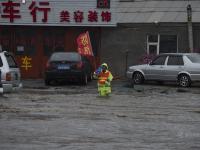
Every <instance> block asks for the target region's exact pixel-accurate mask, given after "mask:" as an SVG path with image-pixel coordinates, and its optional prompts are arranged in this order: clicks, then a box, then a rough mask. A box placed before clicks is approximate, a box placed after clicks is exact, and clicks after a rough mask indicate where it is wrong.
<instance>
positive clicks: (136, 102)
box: [0, 81, 200, 150]
mask: <svg viewBox="0 0 200 150" xmlns="http://www.w3.org/2000/svg"><path fill="white" fill-rule="evenodd" d="M32 82H33V81H32ZM112 89H113V93H112V94H111V95H110V96H109V97H105V98H101V97H99V96H98V94H97V88H96V83H95V81H93V82H92V83H90V84H89V85H87V86H79V85H74V84H71V85H61V86H51V87H46V86H44V85H43V83H38V84H31V83H28V82H27V83H26V84H25V86H24V88H23V89H22V90H21V91H19V92H14V93H9V94H4V95H1V96H0V150H68V149H69V150H199V149H200V98H199V97H200V87H191V88H186V89H182V88H178V87H176V86H174V85H161V86H160V85H156V84H153V85H152V84H145V85H136V86H135V87H134V88H133V87H131V86H129V84H128V82H124V81H123V82H122V81H114V82H113V87H112Z"/></svg>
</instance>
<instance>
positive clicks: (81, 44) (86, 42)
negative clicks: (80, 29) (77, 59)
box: [77, 31, 94, 56]
mask: <svg viewBox="0 0 200 150" xmlns="http://www.w3.org/2000/svg"><path fill="white" fill-rule="evenodd" d="M77 44H78V49H77V50H78V52H79V53H80V54H81V55H85V56H94V55H93V51H92V46H91V42H90V36H89V33H88V31H87V32H86V33H82V34H80V35H79V36H78V38H77Z"/></svg>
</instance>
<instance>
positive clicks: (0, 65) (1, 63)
mask: <svg viewBox="0 0 200 150" xmlns="http://www.w3.org/2000/svg"><path fill="white" fill-rule="evenodd" d="M2 66H3V62H2V59H1V57H0V67H2Z"/></svg>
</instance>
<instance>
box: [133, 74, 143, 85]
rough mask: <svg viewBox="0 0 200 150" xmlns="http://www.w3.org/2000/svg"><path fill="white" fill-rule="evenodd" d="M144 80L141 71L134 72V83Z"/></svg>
mask: <svg viewBox="0 0 200 150" xmlns="http://www.w3.org/2000/svg"><path fill="white" fill-rule="evenodd" d="M143 81H144V76H143V75H142V74H141V73H140V72H135V73H134V74H133V83H134V84H141V83H143Z"/></svg>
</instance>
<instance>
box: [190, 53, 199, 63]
mask: <svg viewBox="0 0 200 150" xmlns="http://www.w3.org/2000/svg"><path fill="white" fill-rule="evenodd" d="M187 57H188V58H189V60H190V61H191V62H193V63H200V55H199V54H195V55H187Z"/></svg>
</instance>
